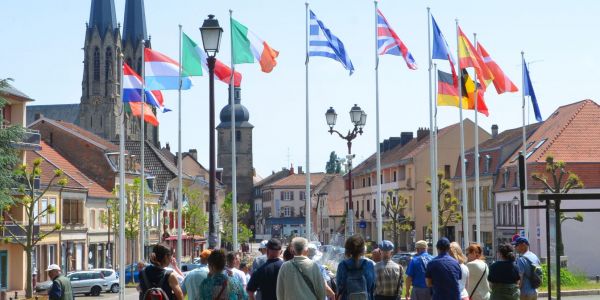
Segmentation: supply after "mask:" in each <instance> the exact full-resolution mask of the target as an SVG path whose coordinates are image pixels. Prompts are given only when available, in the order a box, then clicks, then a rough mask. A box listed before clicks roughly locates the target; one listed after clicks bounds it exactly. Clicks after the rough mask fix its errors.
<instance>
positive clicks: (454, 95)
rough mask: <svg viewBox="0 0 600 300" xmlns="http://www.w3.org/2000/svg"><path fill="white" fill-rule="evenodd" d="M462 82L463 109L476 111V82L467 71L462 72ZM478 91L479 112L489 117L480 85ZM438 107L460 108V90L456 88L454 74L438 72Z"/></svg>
mask: <svg viewBox="0 0 600 300" xmlns="http://www.w3.org/2000/svg"><path fill="white" fill-rule="evenodd" d="M461 76H462V77H461V78H462V80H461V82H462V107H463V109H468V110H474V109H475V82H474V81H473V79H471V76H469V73H468V72H467V70H464V69H463V70H462V74H461ZM477 86H478V87H479V88H478V89H477V95H478V96H477V111H478V112H480V113H482V114H484V115H486V116H489V112H488V108H487V105H486V104H485V100H484V99H483V94H484V91H485V90H484V89H482V88H481V85H480V84H477ZM437 105H438V106H454V107H459V103H458V89H457V88H455V87H454V84H453V79H452V74H449V73H446V72H443V71H439V70H438V93H437Z"/></svg>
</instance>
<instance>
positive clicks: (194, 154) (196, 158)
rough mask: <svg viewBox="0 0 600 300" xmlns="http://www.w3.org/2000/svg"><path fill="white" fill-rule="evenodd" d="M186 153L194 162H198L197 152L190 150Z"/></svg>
mask: <svg viewBox="0 0 600 300" xmlns="http://www.w3.org/2000/svg"><path fill="white" fill-rule="evenodd" d="M188 153H189V154H190V155H191V156H192V157H193V158H194V160H198V150H196V149H190V150H189V151H188Z"/></svg>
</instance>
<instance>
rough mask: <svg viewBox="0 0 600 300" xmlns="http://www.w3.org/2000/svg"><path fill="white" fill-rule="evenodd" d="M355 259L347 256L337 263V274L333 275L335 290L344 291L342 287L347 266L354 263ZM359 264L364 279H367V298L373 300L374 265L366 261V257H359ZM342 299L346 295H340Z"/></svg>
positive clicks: (344, 282)
mask: <svg viewBox="0 0 600 300" xmlns="http://www.w3.org/2000/svg"><path fill="white" fill-rule="evenodd" d="M355 263H356V261H355V260H354V258H349V259H345V260H343V261H342V262H341V263H340V264H339V265H338V269H337V274H336V277H335V283H336V285H337V290H338V292H339V291H344V288H345V286H346V277H347V274H348V269H347V268H348V266H352V265H353V264H355ZM360 264H361V266H362V269H363V270H362V271H363V275H364V276H365V279H366V280H367V294H368V295H369V300H373V293H374V292H375V267H374V266H373V264H372V263H371V262H369V261H367V260H366V259H363V258H361V259H360ZM341 299H342V300H346V299H347V298H346V296H345V295H342V298H341Z"/></svg>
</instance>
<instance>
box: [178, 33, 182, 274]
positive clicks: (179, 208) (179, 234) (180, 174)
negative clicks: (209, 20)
mask: <svg viewBox="0 0 600 300" xmlns="http://www.w3.org/2000/svg"><path fill="white" fill-rule="evenodd" d="M181 59H182V55H181V25H179V86H178V96H179V99H178V105H179V112H178V120H177V144H178V149H179V150H177V178H178V180H177V181H178V183H177V265H179V266H181V253H183V249H182V248H183V245H182V240H181V239H182V235H183V233H182V231H183V228H182V225H183V224H182V221H181V219H182V215H181V213H182V212H181V211H182V210H183V182H182V180H183V171H182V168H183V166H182V165H181V150H182V149H181V85H182V79H181V68H182V67H181V64H182V61H181Z"/></svg>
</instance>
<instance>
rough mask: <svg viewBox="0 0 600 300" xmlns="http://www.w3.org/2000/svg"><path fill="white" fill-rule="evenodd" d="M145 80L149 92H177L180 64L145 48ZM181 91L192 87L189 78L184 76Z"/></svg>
mask: <svg viewBox="0 0 600 300" xmlns="http://www.w3.org/2000/svg"><path fill="white" fill-rule="evenodd" d="M144 73H145V76H144V79H145V80H146V89H147V90H151V91H152V90H177V89H179V64H178V63H177V62H176V61H174V60H173V59H171V58H169V57H168V56H166V55H164V54H162V53H160V52H158V51H154V50H152V49H150V48H144ZM182 76H185V77H182V78H181V80H182V82H181V89H182V90H187V89H189V88H191V87H192V82H191V80H190V78H189V77H188V76H186V75H185V74H182Z"/></svg>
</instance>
